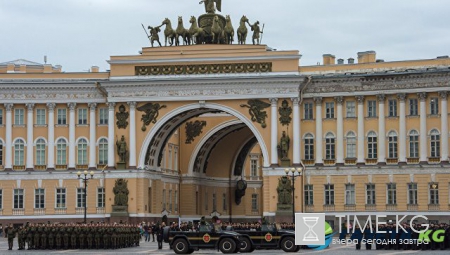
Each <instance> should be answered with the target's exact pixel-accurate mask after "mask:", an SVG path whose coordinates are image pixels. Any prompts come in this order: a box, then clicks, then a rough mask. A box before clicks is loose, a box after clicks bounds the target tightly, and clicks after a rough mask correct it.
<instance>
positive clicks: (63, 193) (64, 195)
mask: <svg viewBox="0 0 450 255" xmlns="http://www.w3.org/2000/svg"><path fill="white" fill-rule="evenodd" d="M58 191H61V192H58ZM58 196H60V197H59V199H60V200H63V201H61V202H64V203H59V204H58ZM58 205H60V206H58ZM61 205H63V206H61ZM55 208H56V209H65V208H67V188H64V187H58V188H56V190H55Z"/></svg>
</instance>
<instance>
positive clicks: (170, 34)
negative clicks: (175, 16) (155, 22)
mask: <svg viewBox="0 0 450 255" xmlns="http://www.w3.org/2000/svg"><path fill="white" fill-rule="evenodd" d="M162 25H166V29H164V36H165V37H166V44H165V45H164V46H167V40H168V39H169V43H170V46H172V45H173V41H174V40H175V37H176V33H175V30H173V28H172V23H171V22H170V20H169V19H168V18H166V19H164V21H163V22H162Z"/></svg>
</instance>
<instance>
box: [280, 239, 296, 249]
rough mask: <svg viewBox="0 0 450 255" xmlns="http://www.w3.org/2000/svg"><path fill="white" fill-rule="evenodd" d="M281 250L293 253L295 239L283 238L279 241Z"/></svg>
mask: <svg viewBox="0 0 450 255" xmlns="http://www.w3.org/2000/svg"><path fill="white" fill-rule="evenodd" d="M281 249H282V250H283V251H285V252H295V250H296V249H297V245H295V239H294V238H293V237H290V236H288V237H285V238H283V240H281Z"/></svg>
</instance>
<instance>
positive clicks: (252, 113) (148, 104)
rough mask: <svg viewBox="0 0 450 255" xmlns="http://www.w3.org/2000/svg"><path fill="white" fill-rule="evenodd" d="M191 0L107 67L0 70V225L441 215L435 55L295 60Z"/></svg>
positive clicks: (12, 66) (444, 193) (443, 93)
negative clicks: (183, 12)
mask: <svg viewBox="0 0 450 255" xmlns="http://www.w3.org/2000/svg"><path fill="white" fill-rule="evenodd" d="M200 3H201V4H204V5H205V14H203V15H200V16H199V17H195V16H191V17H190V19H189V21H190V24H191V27H190V28H184V23H183V17H178V18H177V22H176V23H177V24H178V25H177V26H176V25H174V26H173V27H172V22H171V20H170V18H162V17H161V23H158V22H156V23H157V24H153V25H152V26H148V27H144V29H145V30H146V33H148V34H147V35H148V38H149V45H151V47H143V48H142V50H141V51H140V52H139V54H136V55H127V56H111V57H110V59H109V60H108V63H109V65H110V70H108V71H107V72H99V70H98V68H97V67H93V68H92V69H91V72H88V73H70V72H62V70H61V67H60V66H52V65H49V64H39V63H35V62H30V61H26V60H15V61H9V62H4V63H0V83H1V87H0V90H1V94H0V103H1V105H0V156H1V157H0V166H1V169H2V171H0V176H1V178H0V219H2V220H4V221H5V222H12V223H19V222H21V221H38V222H42V221H44V220H45V221H47V220H48V219H52V220H56V221H81V219H82V218H83V216H84V213H85V212H86V214H87V218H88V219H89V220H92V221H118V220H125V221H129V222H141V221H158V220H165V221H168V220H170V221H175V220H179V219H181V220H183V221H185V220H186V221H187V220H198V219H199V218H200V217H202V216H206V217H207V218H213V217H218V218H220V219H221V220H225V221H257V220H261V219H262V217H265V218H266V219H267V220H271V221H275V220H276V221H291V220H292V216H293V214H294V213H295V212H324V213H326V214H327V220H329V221H330V222H332V221H333V220H334V219H335V215H336V214H343V213H346V214H354V215H365V214H368V213H371V214H396V213H399V212H415V213H418V214H419V213H420V214H423V215H428V216H430V217H431V218H433V219H435V220H445V211H446V210H448V209H449V208H448V207H447V206H448V204H450V202H449V195H448V194H449V192H448V190H449V182H450V179H449V175H448V154H449V151H448V144H449V131H448V125H449V123H448V110H449V109H448V104H447V97H448V91H449V89H448V88H449V87H450V86H449V85H450V84H449V83H450V79H449V77H450V76H449V74H450V70H449V66H450V61H449V59H448V57H445V56H444V57H439V58H436V59H428V60H415V61H396V62H385V61H383V60H379V59H376V53H375V52H374V51H367V52H359V53H358V59H357V61H358V62H357V63H355V61H354V59H353V58H350V59H348V63H346V64H345V63H344V60H343V59H339V60H338V63H337V64H336V63H335V57H334V56H333V55H331V54H325V55H323V64H321V65H317V66H301V65H300V57H301V55H300V53H299V51H298V50H274V49H272V48H270V47H268V46H267V45H263V44H262V43H261V40H262V39H263V38H262V36H263V35H264V30H263V29H264V25H263V24H262V25H260V23H259V22H258V21H257V20H256V19H255V17H246V16H243V17H229V16H223V15H221V14H220V11H221V10H222V2H221V1H218V0H216V1H213V0H205V1H201V2H200ZM187 18H188V17H185V20H188V19H187ZM234 18H237V20H235V21H239V22H237V23H239V27H236V29H235V28H233V26H232V24H233V22H232V21H233V20H234ZM250 20H251V21H252V22H250ZM237 23H236V24H237ZM174 24H175V23H174ZM247 35H248V38H247ZM266 36H270V34H269V35H266ZM160 45H161V46H160ZM78 171H80V172H81V173H80V174H81V175H83V174H84V173H85V174H86V176H90V175H91V174H92V176H93V178H92V179H90V180H89V181H88V186H87V187H86V191H87V192H85V186H84V183H83V182H82V181H81V180H79V179H78V178H77V172H78ZM85 171H86V172H85ZM294 181H295V182H294ZM85 194H87V196H86V195H85Z"/></svg>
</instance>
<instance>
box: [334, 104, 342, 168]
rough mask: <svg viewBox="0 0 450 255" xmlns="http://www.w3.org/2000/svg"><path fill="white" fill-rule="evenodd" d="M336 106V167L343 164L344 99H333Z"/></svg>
mask: <svg viewBox="0 0 450 255" xmlns="http://www.w3.org/2000/svg"><path fill="white" fill-rule="evenodd" d="M334 99H335V100H336V104H337V123H336V124H337V127H336V131H337V134H336V136H337V143H336V165H343V164H344V115H343V110H342V105H343V103H344V97H335V98H334Z"/></svg>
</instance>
